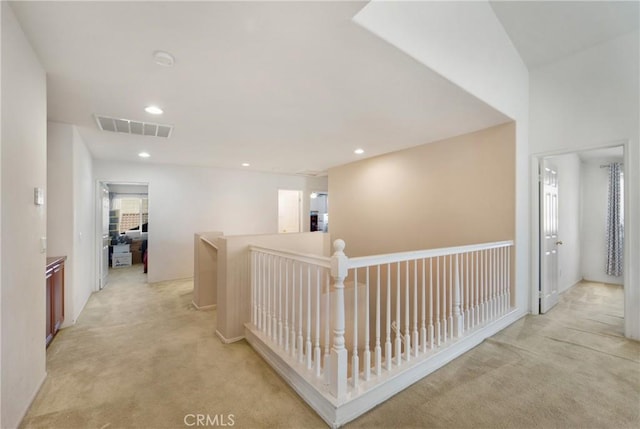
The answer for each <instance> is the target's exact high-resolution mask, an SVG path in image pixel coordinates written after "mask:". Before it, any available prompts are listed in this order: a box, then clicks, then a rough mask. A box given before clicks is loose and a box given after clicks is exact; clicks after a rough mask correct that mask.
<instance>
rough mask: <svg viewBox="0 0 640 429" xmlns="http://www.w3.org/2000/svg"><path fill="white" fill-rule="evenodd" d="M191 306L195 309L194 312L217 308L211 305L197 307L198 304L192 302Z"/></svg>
mask: <svg viewBox="0 0 640 429" xmlns="http://www.w3.org/2000/svg"><path fill="white" fill-rule="evenodd" d="M191 304H193V306H194V307H195V308H196V310H202V311H205V310H215V309H216V308H217V305H216V304H211V305H203V306H200V307H199V306H198V304H196V303H195V302H194V301H191Z"/></svg>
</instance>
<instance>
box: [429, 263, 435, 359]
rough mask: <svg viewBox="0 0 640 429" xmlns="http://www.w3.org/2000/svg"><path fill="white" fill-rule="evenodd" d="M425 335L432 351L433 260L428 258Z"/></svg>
mask: <svg viewBox="0 0 640 429" xmlns="http://www.w3.org/2000/svg"><path fill="white" fill-rule="evenodd" d="M436 307H437V305H436ZM436 320H437V319H436ZM427 334H428V335H429V348H431V349H433V347H434V346H435V340H434V335H433V258H429V332H427Z"/></svg>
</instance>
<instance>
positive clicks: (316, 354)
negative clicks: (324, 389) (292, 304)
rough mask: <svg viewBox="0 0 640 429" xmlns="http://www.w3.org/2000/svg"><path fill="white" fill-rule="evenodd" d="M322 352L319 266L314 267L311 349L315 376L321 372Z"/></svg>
mask: <svg viewBox="0 0 640 429" xmlns="http://www.w3.org/2000/svg"><path fill="white" fill-rule="evenodd" d="M321 359H322V353H321V350H320V267H316V341H315V347H314V349H313V361H314V365H315V368H316V377H320V375H321V374H322V361H321Z"/></svg>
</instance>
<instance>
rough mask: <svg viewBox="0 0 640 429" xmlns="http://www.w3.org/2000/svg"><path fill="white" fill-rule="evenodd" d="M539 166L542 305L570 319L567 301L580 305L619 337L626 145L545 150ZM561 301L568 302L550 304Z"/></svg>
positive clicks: (621, 326) (542, 310) (546, 310)
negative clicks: (548, 153)
mask: <svg viewBox="0 0 640 429" xmlns="http://www.w3.org/2000/svg"><path fill="white" fill-rule="evenodd" d="M539 166H540V178H541V181H540V189H539V195H540V200H539V207H540V210H539V214H540V216H539V219H540V222H539V228H540V229H539V231H540V233H539V261H540V264H539V268H540V274H539V279H540V281H539V301H540V302H539V311H540V313H549V314H551V315H552V316H551V317H559V316H560V317H564V318H567V317H569V314H568V313H567V311H565V310H566V308H574V307H575V308H578V307H580V309H581V311H586V312H587V313H588V314H590V316H589V317H590V320H595V321H597V324H596V325H597V326H594V329H595V328H597V332H599V333H606V334H608V335H612V334H613V335H617V336H623V335H624V316H625V314H624V313H625V310H624V308H625V290H624V264H625V260H624V259H625V258H624V257H625V252H624V228H625V216H624V212H625V209H624V206H625V192H624V188H625V185H624V147H623V146H615V147H607V148H602V149H595V150H588V151H580V152H574V153H568V154H563V155H556V156H548V157H544V158H541V159H540V163H539ZM552 188H553V189H552ZM554 198H555V201H556V202H555V203H553V201H554ZM563 300H564V301H567V302H572V303H573V304H572V305H570V306H568V307H567V305H564V306H559V308H558V309H555V308H554V305H555V304H556V303H558V302H560V303H562V302H563ZM578 304H579V305H578ZM560 308H564V309H565V310H562V311H561V310H560Z"/></svg>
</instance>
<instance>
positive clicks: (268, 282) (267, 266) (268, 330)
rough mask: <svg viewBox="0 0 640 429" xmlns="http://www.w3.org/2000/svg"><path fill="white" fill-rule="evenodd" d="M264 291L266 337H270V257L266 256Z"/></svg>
mask: <svg viewBox="0 0 640 429" xmlns="http://www.w3.org/2000/svg"><path fill="white" fill-rule="evenodd" d="M265 266H266V269H267V271H266V289H267V332H266V334H267V337H271V320H272V318H271V255H267V257H266V261H265Z"/></svg>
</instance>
